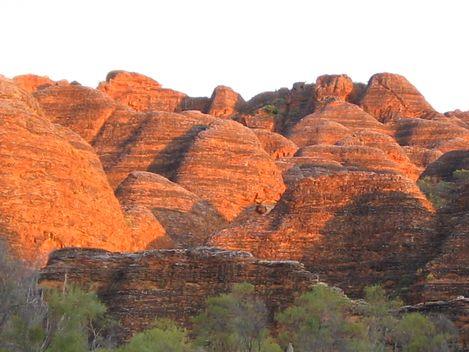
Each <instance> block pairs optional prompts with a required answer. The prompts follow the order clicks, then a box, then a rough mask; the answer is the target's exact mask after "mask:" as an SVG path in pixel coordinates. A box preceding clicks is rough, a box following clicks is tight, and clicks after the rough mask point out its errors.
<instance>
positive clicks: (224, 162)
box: [175, 120, 285, 221]
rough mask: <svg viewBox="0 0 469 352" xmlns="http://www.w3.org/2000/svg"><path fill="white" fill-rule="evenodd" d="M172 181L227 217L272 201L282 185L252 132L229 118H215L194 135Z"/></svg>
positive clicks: (281, 190)
mask: <svg viewBox="0 0 469 352" xmlns="http://www.w3.org/2000/svg"><path fill="white" fill-rule="evenodd" d="M175 181H176V182H177V183H179V184H180V185H182V186H183V187H185V188H186V189H188V190H189V191H192V192H194V193H195V194H197V195H198V196H200V197H201V198H203V199H205V200H207V201H208V202H209V203H210V204H211V205H212V206H213V207H214V208H215V209H216V210H217V211H218V213H220V214H221V215H223V216H224V217H225V218H226V219H227V220H229V221H230V220H233V219H234V218H235V217H236V216H238V215H239V214H240V213H241V212H242V211H243V210H244V209H246V208H247V207H249V206H250V205H254V204H256V203H257V204H259V203H267V204H270V203H275V202H276V201H277V200H278V199H279V198H280V196H281V194H282V193H283V191H284V189H285V187H284V184H283V181H282V176H281V174H280V171H279V170H278V169H277V167H276V165H275V163H274V162H273V160H272V159H271V158H270V156H269V155H268V154H267V153H266V152H265V151H264V150H263V149H262V146H261V143H260V142H259V139H258V138H257V137H256V135H255V134H254V132H252V131H251V130H250V129H248V128H246V127H244V126H242V125H241V124H239V123H237V122H234V121H230V120H218V121H215V122H213V123H212V124H211V125H210V126H209V128H208V129H206V130H205V131H202V132H200V133H199V134H198V135H197V137H196V138H195V140H194V142H193V144H192V145H191V146H190V147H189V148H188V150H187V152H186V154H185V156H184V159H183V160H182V162H181V165H180V167H179V169H178V171H177V175H176V177H175Z"/></svg>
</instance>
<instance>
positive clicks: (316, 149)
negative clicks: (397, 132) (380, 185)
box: [296, 144, 419, 179]
mask: <svg viewBox="0 0 469 352" xmlns="http://www.w3.org/2000/svg"><path fill="white" fill-rule="evenodd" d="M296 155H297V156H300V157H309V158H311V159H316V160H318V161H323V162H328V161H334V162H337V163H340V165H342V166H344V167H346V168H347V169H349V170H362V171H375V172H384V173H396V174H398V173H400V174H403V175H407V174H410V175H412V178H413V179H417V178H418V175H419V172H418V170H417V169H416V168H415V166H414V165H413V164H411V163H410V161H409V160H407V162H408V163H407V164H401V163H399V162H398V161H395V160H392V159H391V158H390V157H388V154H386V153H385V152H384V151H383V150H382V149H380V148H378V147H375V146H368V145H365V144H363V145H356V144H352V145H311V146H308V147H304V148H301V149H300V150H299V151H298V153H297V154H296ZM404 157H405V154H404Z"/></svg>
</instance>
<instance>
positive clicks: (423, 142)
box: [0, 71, 469, 331]
mask: <svg viewBox="0 0 469 352" xmlns="http://www.w3.org/2000/svg"><path fill="white" fill-rule="evenodd" d="M311 78H313V77H311ZM312 82H315V83H305V82H297V83H294V84H293V85H292V86H291V88H280V89H278V90H275V91H270V92H264V93H261V94H258V95H256V96H255V97H253V98H252V99H250V100H247V101H245V100H244V99H243V98H242V97H241V95H240V94H238V93H237V92H235V91H234V90H232V89H231V88H228V87H226V86H219V87H216V88H215V89H214V91H213V94H212V95H211V96H209V97H190V96H187V95H186V94H184V93H180V92H177V91H174V90H171V89H167V88H163V87H162V86H161V84H159V83H158V82H157V81H155V80H153V79H152V78H150V77H147V76H144V75H142V74H138V73H130V72H125V71H114V72H111V73H110V74H109V75H108V77H107V78H106V81H105V82H102V83H101V84H100V85H99V86H98V88H97V89H93V88H89V87H84V86H80V85H79V84H77V83H75V82H72V83H68V82H66V81H60V82H54V81H52V80H50V79H48V78H47V77H39V76H34V75H23V76H18V77H15V78H14V79H13V80H8V79H5V78H1V79H0V113H1V115H0V166H1V167H2V168H1V170H2V171H0V181H1V185H2V187H1V189H2V191H1V192H0V226H1V234H2V237H5V238H7V241H8V243H9V244H11V246H12V247H13V249H14V251H15V253H16V254H17V255H18V256H20V257H22V258H25V259H27V260H29V261H31V260H34V259H36V258H39V260H40V263H44V258H45V257H46V256H47V254H48V253H49V252H50V251H51V250H54V249H57V248H61V247H66V246H74V247H93V248H100V249H106V250H110V251H123V252H127V251H134V250H135V251H141V250H148V249H150V250H153V249H161V248H165V249H168V248H171V251H168V252H164V254H162V253H163V252H158V253H160V254H158V255H156V256H157V257H158V258H160V257H161V258H166V259H164V260H163V259H161V260H163V262H164V263H167V264H161V263H163V262H161V263H160V264H158V265H156V264H155V272H158V273H159V275H160V274H161V273H163V274H161V275H162V276H161V277H162V278H165V277H166V278H167V279H168V280H172V281H171V285H173V286H171V285H170V288H171V290H169V291H168V292H169V293H168V294H173V293H174V292H175V291H176V292H177V295H176V296H175V297H177V299H176V298H175V300H174V301H173V302H172V303H171V304H173V305H172V306H171V304H170V303H168V302H166V301H165V302H163V303H164V304H168V307H169V308H171V307H175V306H176V305H177V304H178V302H179V303H180V305H181V307H182V308H184V307H185V308H184V309H186V308H187V309H188V310H191V309H193V308H194V307H195V308H197V304H198V303H194V305H192V303H191V298H188V297H189V294H190V293H191V292H192V291H190V290H189V286H190V287H198V288H200V291H197V292H199V293H200V296H197V297H199V298H200V302H202V296H204V295H207V294H209V293H210V294H211V293H214V292H215V293H216V292H222V291H223V290H218V289H217V290H215V291H210V290H209V286H204V285H205V284H204V283H203V282H204V280H199V279H200V278H203V279H205V278H206V277H209V278H210V280H212V281H210V280H208V281H207V282H209V283H213V282H215V281H216V280H220V281H221V282H224V283H225V284H224V285H225V286H223V287H224V289H225V288H226V289H228V286H229V284H230V283H232V282H234V281H236V280H234V279H233V280H232V278H233V277H235V276H229V275H228V274H227V273H226V272H225V271H224V269H223V270H222V269H220V268H229V269H227V270H232V271H233V273H234V274H233V275H235V274H237V273H238V272H237V271H236V270H238V269H236V268H238V264H239V263H241V262H242V263H244V262H243V260H244V259H243V260H241V259H239V258H238V257H237V255H234V257H233V258H237V259H233V261H234V262H236V263H237V264H233V263H234V262H233V263H232V262H230V264H226V266H225V264H222V262H223V260H225V259H226V258H231V255H228V257H225V254H223V255H221V254H214V253H215V252H213V253H212V254H209V255H208V254H207V253H206V254H207V256H205V254H204V255H202V254H200V253H199V252H197V253H196V252H192V251H191V250H187V248H193V247H196V246H200V245H211V246H217V247H220V248H225V249H235V250H243V251H249V252H252V253H253V254H254V255H255V256H258V257H259V258H262V259H266V260H270V259H275V260H287V261H288V260H298V261H301V262H303V263H304V265H305V266H306V267H307V268H308V269H309V270H311V271H312V272H314V273H315V274H317V275H319V278H320V279H321V280H324V281H327V282H329V283H332V284H335V285H338V286H339V287H341V288H343V289H344V290H345V291H346V292H347V293H349V294H351V295H353V296H356V297H359V296H360V295H361V294H362V288H363V287H364V286H366V285H368V284H372V283H381V284H383V285H384V286H385V287H386V288H388V289H390V290H393V291H394V292H396V293H398V294H400V295H401V296H403V297H404V298H405V299H406V300H408V301H409V302H417V301H418V300H420V299H422V300H426V299H439V298H443V299H452V297H454V296H457V295H462V294H465V292H467V276H468V275H467V270H466V268H467V263H466V257H467V256H466V255H465V253H466V252H467V243H466V242H467V241H466V237H467V236H466V233H467V229H466V228H467V221H466V216H465V215H466V214H467V213H468V211H467V201H466V198H467V197H466V194H467V192H466V191H467V187H466V186H464V185H463V184H462V183H461V182H462V181H457V182H456V181H455V180H454V179H451V177H453V173H454V171H455V170H460V169H467V168H469V166H468V165H467V163H466V161H465V160H466V154H467V149H468V146H469V130H468V125H467V112H462V111H458V110H455V111H452V112H447V113H445V114H444V115H443V114H440V113H438V112H436V111H435V110H434V109H433V108H432V107H431V105H430V104H429V103H428V102H427V101H426V100H425V98H424V97H423V96H422V95H421V94H420V93H419V91H418V90H417V89H416V88H415V87H414V86H412V84H411V83H409V82H408V81H407V80H406V79H405V78H404V77H402V76H399V75H395V74H388V73H384V74H377V75H374V76H373V77H372V78H371V79H370V80H369V82H368V84H363V83H356V82H353V81H352V78H350V77H348V76H346V75H324V76H320V77H319V78H317V79H314V78H313V80H312ZM426 176H428V177H430V178H432V179H434V180H443V181H445V182H450V183H455V184H456V183H457V188H455V189H454V190H452V192H453V193H454V194H452V195H453V196H454V199H453V200H452V201H451V202H449V203H448V204H447V206H446V207H444V208H440V209H435V208H434V207H433V206H432V204H430V203H429V201H428V200H427V199H426V198H425V196H424V195H423V194H422V193H421V192H420V190H419V188H418V187H417V183H416V181H417V180H418V179H420V180H421V179H423V178H424V177H426ZM75 251H76V252H75ZM60 253H62V254H60V255H55V257H54V258H56V259H57V258H59V257H61V258H60V259H57V261H56V262H54V261H53V263H55V264H53V265H57V266H56V267H57V268H59V269H57V270H59V271H60V270H62V269H60V268H62V265H65V264H63V262H67V264H66V265H68V266H69V267H71V268H73V267H74V266H75V265H76V266H77V268H79V267H80V265H84V268H86V270H89V272H91V273H92V272H93V270H95V269H93V268H96V267H99V266H100V264H99V263H100V261H102V263H111V264H112V265H116V268H119V269H118V272H120V271H125V270H124V268H125V267H126V265H127V264H129V263H133V262H132V261H133V260H137V259H135V258H140V259H139V260H142V261H145V260H147V259H145V258H147V257H146V255H144V254H138V255H125V254H111V253H107V252H99V251H98V252H87V251H83V252H80V251H78V250H72V251H70V252H66V251H63V252H60ZM67 253H68V254H67ZM73 253H75V254H73ZM80 253H82V254H80ZM99 253H101V254H99ZM103 253H104V254H103ZM151 253H154V252H151ZM194 253H195V254H194ZM69 256H70V258H72V257H73V258H74V259H73V260H71V259H70V261H68V259H67V258H69ZM220 256H221V257H223V258H224V259H223V260H222V261H221V262H217V261H215V262H214V261H213V260H214V259H213V258H221V257H220ZM150 257H151V255H150ZM245 257H246V258H247V257H248V255H245V254H243V255H242V258H245ZM171 258H176V259H174V261H172V260H173V259H171ZM209 258H212V259H209ZM249 258H250V257H249ZM41 260H42V261H41ZM54 260H55V259H54ZM155 260H156V259H155ZM158 260H160V259H158ZM217 260H218V259H217ZM220 260H221V259H220ZM249 260H254V259H249ZM254 261H255V263H257V264H252V263H254V262H252V263H251V262H249V263H251V264H252V265H254V266H252V268H256V269H252V270H259V271H260V272H261V273H262V275H260V276H259V280H261V279H262V280H264V282H265V285H272V287H277V288H278V289H279V290H280V289H281V288H282V285H286V286H287V287H288V285H290V284H291V283H289V282H290V281H288V280H290V278H289V277H286V276H285V277H284V276H283V275H294V274H292V272H291V271H289V270H290V269H282V270H280V271H278V272H277V271H275V272H276V274H275V275H274V274H272V273H271V274H265V275H266V276H264V270H267V269H265V268H264V265H267V264H265V263H266V262H262V261H260V262H259V261H257V260H254ZM60 263H62V264H60ZM80 263H81V264H80ZM87 263H88V264H89V263H92V266H89V267H88V266H87V265H88V264H87ZM168 263H169V264H168ZM181 263H182V264H181ZM187 263H189V264H187ZM204 263H205V264H204ZM111 264H109V265H111ZM179 264H181V265H179ZM186 264H187V265H186ZM199 264H200V268H201V269H200V270H201V271H197V270H199V268H198V265H199ZM251 264H249V266H250V265H251ZM112 265H111V266H112ZM151 265H153V264H151ZM210 265H213V266H214V268H218V269H217V270H215V269H214V268H213V269H212V268H211V267H210V268H209V266H210ZM239 265H241V266H242V265H245V264H239ZM246 265H247V264H246ZM272 265H273V266H272ZM275 265H277V264H275ZM275 265H274V264H268V265H267V266H268V267H269V268H273V267H275ZM278 265H279V266H278V267H279V268H290V267H289V266H288V265H287V264H285V263H283V264H278ZM283 265H287V266H286V267H284V266H283ZM295 265H296V264H295ZM168 268H169V269H168ZM175 268H177V270H176V269H175ZM204 268H205V269H204ZM250 268H251V266H250ZM259 268H260V269H259ZM83 270H85V269H83ZM86 270H85V271H86ZM139 270H141V271H138V273H137V272H136V273H135V276H133V277H132V278H129V280H130V281H128V282H125V283H123V285H124V286H125V285H128V286H126V287H128V288H129V290H130V291H132V290H133V289H135V291H132V292H137V291H138V292H140V291H144V290H145V288H146V287H147V286H146V285H147V283H148V282H147V281H146V280H147V279H148V278H147V277H146V275H147V273H146V272H145V270H146V269H144V267H143V266H142V267H141V268H140V269H139ZM166 270H169V271H168V273H167V272H166ZM171 270H173V271H174V272H175V271H177V273H174V272H172V271H171ZM243 270H244V269H243ZM249 270H251V269H249ZM268 270H270V269H268ZM78 272H80V271H78ZM78 272H77V273H78ZM87 272H88V271H87ZM230 273H231V271H230ZM243 273H244V271H242V270H241V271H240V279H241V278H248V279H251V278H252V277H251V274H250V273H251V272H250V273H249V274H246V275H245V274H243ZM108 274H109V275H111V271H109V272H108V273H106V274H105V275H108ZM173 274H174V275H173ZM54 275H55V274H54ZM77 275H78V274H77ZM100 275H101V274H100ZM103 275H104V274H103ZM112 275H114V274H112ZM116 275H120V274H116ZM148 275H150V274H148ZM165 275H166V276H165ZM168 275H169V276H168ZM171 275H172V276H171ZM204 275H208V276H204ZM227 275H228V279H227V280H225V277H226V276H227ZM230 275H231V274H230ZM243 275H245V276H243ZM153 276H157V275H156V274H155V275H153ZM77 277H78V276H77ZM196 278H197V280H199V281H201V282H200V283H198V282H196ZM56 279H57V280H59V279H58V276H57V277H56ZM54 280H55V279H54ZM106 280H107V279H106ZM187 280H188V282H189V283H190V285H189V286H181V285H183V283H184V282H186V281H187ZM224 280H225V281H224ZM111 281H112V280H111ZM165 282H166V281H165ZM106 285H108V289H109V290H110V288H109V287H111V288H112V285H111V284H109V283H106ZM259 285H260V284H259ZM124 286H123V287H124ZM181 287H183V289H181ZM260 287H263V288H265V287H266V286H260ZM269 287H270V286H269ZM139 290H140V291H139ZM172 290H173V291H172ZM174 290H175V291H174ZM178 290H179V291H178ZM181 290H182V291H181ZM184 290H189V291H184ZM130 291H129V292H130ZM104 292H107V291H106V290H105V291H104ZM192 293H193V292H192ZM199 293H198V294H199ZM139 294H141V293H139ZM279 294H280V293H279ZM126 295H127V296H126ZM288 295H290V293H288V292H287V293H285V294H284V293H281V297H283V298H285V299H290V298H291V297H290V296H288ZM112 296H113V293H112V292H111V293H110V294H109V297H108V296H106V295H105V294H103V297H108V299H111V298H110V297H112ZM124 296H125V297H124ZM124 296H122V297H121V298H116V299H118V300H119V299H122V300H123V301H121V303H122V302H123V303H122V305H116V307H124V308H116V311H119V309H123V310H124V309H127V308H125V307H127V305H129V304H133V303H129V302H130V300H129V299H128V297H130V296H131V294H130V293H126V294H125V295H124ZM287 296H288V297H290V298H288V297H287ZM116 297H120V296H116ZM199 298H197V299H199ZM283 298H282V299H283ZM194 302H199V301H197V300H196V301H194ZM137 308H138V307H136V310H135V314H136V315H142V314H144V313H142V312H144V309H147V308H148V307H146V306H145V307H143V306H142V307H140V308H138V309H137ZM195 308H194V309H195ZM152 309H153V308H152ZM155 309H156V308H155ZM158 309H159V308H158ZM161 309H164V307H163V308H161ZM123 310H122V311H123ZM195 310H196V309H195ZM195 310H194V311H195ZM178 314H179V313H178ZM176 317H177V316H176ZM129 319H134V318H129ZM139 319H140V318H139ZM136 321H137V320H136ZM138 321H140V320H138ZM141 321H145V319H143V320H141ZM126 324H128V326H129V331H136V330H132V329H134V328H133V327H132V324H133V323H132V321H131V320H128V321H126ZM138 324H140V323H138ZM142 324H143V325H139V326H140V327H143V326H144V323H142ZM135 329H137V327H136V328H135Z"/></svg>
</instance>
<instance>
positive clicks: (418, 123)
mask: <svg viewBox="0 0 469 352" xmlns="http://www.w3.org/2000/svg"><path fill="white" fill-rule="evenodd" d="M392 128H393V129H394V131H395V138H396V140H397V141H398V143H399V144H400V145H402V146H418V147H424V148H429V149H436V150H439V151H441V152H443V153H445V152H448V151H451V150H457V149H466V148H467V146H468V145H469V130H468V129H466V128H464V127H460V126H457V125H455V124H452V123H449V122H445V121H432V120H424V119H417V118H415V119H400V120H398V121H396V122H395V123H394V124H393V125H392Z"/></svg>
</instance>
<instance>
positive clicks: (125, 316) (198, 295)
mask: <svg viewBox="0 0 469 352" xmlns="http://www.w3.org/2000/svg"><path fill="white" fill-rule="evenodd" d="M65 275H67V281H68V282H74V283H83V284H87V285H91V287H93V289H94V290H96V291H97V293H98V295H99V296H100V298H101V299H102V300H103V301H104V303H106V306H107V307H108V309H109V312H110V314H111V315H112V316H113V317H114V318H115V319H117V320H118V321H119V322H120V326H121V329H120V331H119V336H118V337H119V338H121V339H128V338H129V337H130V336H132V335H133V334H134V333H136V332H139V331H142V330H144V329H145V328H148V327H149V326H150V325H151V324H152V323H153V322H154V319H155V317H159V318H163V317H167V318H171V319H175V320H176V321H178V322H180V323H183V324H184V325H186V326H187V325H189V324H190V321H191V318H192V317H193V316H194V315H196V314H197V313H198V312H200V311H201V309H202V308H203V307H204V306H205V301H206V299H207V297H209V296H214V295H218V294H220V293H225V292H227V291H229V290H230V289H231V288H232V287H233V285H234V284H235V283H242V282H249V283H251V284H253V285H254V286H255V288H256V292H257V293H258V294H259V295H260V296H261V297H262V298H264V299H265V301H266V304H267V307H268V309H269V311H270V313H271V316H272V317H273V316H274V313H275V312H278V311H279V310H280V309H283V308H285V307H286V306H287V305H288V304H290V303H291V302H293V300H294V298H295V297H297V296H299V295H300V294H301V293H303V292H305V291H306V290H308V288H309V287H310V286H311V285H312V284H313V283H315V281H316V280H315V275H313V274H312V273H311V272H309V271H306V270H305V269H304V267H303V265H302V264H300V263H298V262H293V261H283V262H276V261H265V260H259V259H256V258H254V257H253V256H252V255H251V254H250V253H246V252H232V251H224V250H219V249H214V248H207V247H197V248H194V249H173V250H154V251H147V252H141V253H135V254H121V253H110V252H107V251H103V250H86V249H64V250H60V251H57V252H54V253H53V254H52V255H51V257H50V259H49V262H48V264H47V267H45V268H44V269H43V271H42V273H41V285H42V286H44V287H61V285H63V282H64V277H65Z"/></svg>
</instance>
